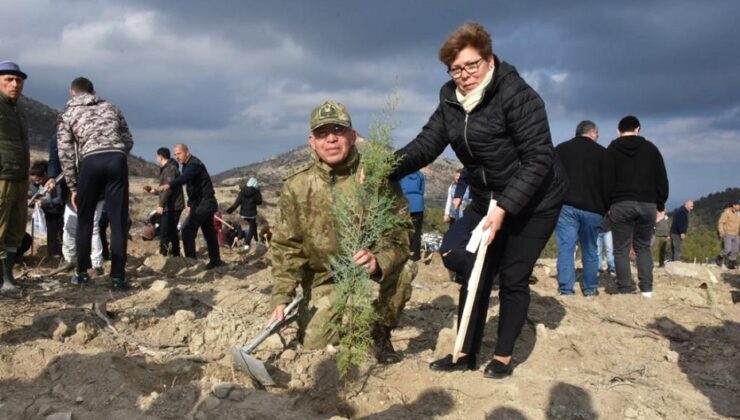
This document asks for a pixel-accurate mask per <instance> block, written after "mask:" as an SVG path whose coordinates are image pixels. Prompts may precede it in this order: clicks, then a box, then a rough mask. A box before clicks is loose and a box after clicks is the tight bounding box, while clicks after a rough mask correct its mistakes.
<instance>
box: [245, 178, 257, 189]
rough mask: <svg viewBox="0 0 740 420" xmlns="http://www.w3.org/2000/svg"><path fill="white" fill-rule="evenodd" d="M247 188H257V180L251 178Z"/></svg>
mask: <svg viewBox="0 0 740 420" xmlns="http://www.w3.org/2000/svg"><path fill="white" fill-rule="evenodd" d="M247 187H253V188H257V179H256V178H254V177H252V178H249V181H247Z"/></svg>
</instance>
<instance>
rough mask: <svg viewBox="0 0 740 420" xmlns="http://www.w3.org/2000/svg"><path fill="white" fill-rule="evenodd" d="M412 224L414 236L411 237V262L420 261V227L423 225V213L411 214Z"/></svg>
mask: <svg viewBox="0 0 740 420" xmlns="http://www.w3.org/2000/svg"><path fill="white" fill-rule="evenodd" d="M411 221H412V222H413V223H414V235H413V236H412V237H411V261H419V259H421V227H422V225H423V224H424V212H423V211H420V212H416V213H411Z"/></svg>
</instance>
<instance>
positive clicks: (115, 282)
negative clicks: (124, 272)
mask: <svg viewBox="0 0 740 420" xmlns="http://www.w3.org/2000/svg"><path fill="white" fill-rule="evenodd" d="M110 281H111V285H110V289H111V290H113V291H114V292H125V291H126V290H131V285H130V284H129V283H128V282H127V281H126V279H120V278H117V277H111V278H110Z"/></svg>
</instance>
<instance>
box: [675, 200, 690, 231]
mask: <svg viewBox="0 0 740 420" xmlns="http://www.w3.org/2000/svg"><path fill="white" fill-rule="evenodd" d="M688 230H689V210H688V209H687V208H686V206H681V207H679V209H678V210H676V212H675V213H673V223H672V224H671V233H672V234H675V235H680V234H682V233H686V232H688Z"/></svg>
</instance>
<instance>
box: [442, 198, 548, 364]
mask: <svg viewBox="0 0 740 420" xmlns="http://www.w3.org/2000/svg"><path fill="white" fill-rule="evenodd" d="M559 214H560V208H559V207H557V208H554V209H551V210H547V211H543V212H539V213H535V214H529V215H520V216H511V215H507V216H506V218H505V219H504V223H503V226H502V227H501V230H499V231H498V232H497V233H496V237H495V238H494V240H493V243H492V244H491V245H490V246H489V247H488V251H487V252H486V259H485V264H484V266H483V272H482V276H481V279H480V282H479V283H478V289H477V292H476V293H475V301H474V303H473V311H472V313H471V314H470V323H469V324H468V330H467V332H466V334H465V342H464V344H463V349H462V351H463V352H465V353H467V354H478V353H479V352H480V348H481V342H482V341H483V332H484V329H485V326H486V318H487V315H488V304H489V300H490V297H491V288H492V287H493V283H494V278H496V276H498V278H499V281H500V283H501V284H500V288H499V301H500V312H499V320H498V340H497V342H496V348H495V349H494V354H496V355H498V356H510V355H511V354H512V353H513V351H514V343H515V342H516V339H517V338H518V337H519V334H520V333H521V331H522V327H523V326H524V322H525V321H526V319H527V312H528V311H529V301H530V295H529V277H530V276H531V275H532V269H533V268H534V264H535V263H536V262H537V258H539V256H540V252H541V251H542V249H543V248H544V247H545V244H546V243H547V240H548V239H549V238H550V235H551V234H552V232H553V230H554V229H555V225H556V224H557V221H558V216H559ZM482 218H483V215H482V214H479V213H476V212H475V211H474V210H473V209H472V207H468V208H467V209H466V211H465V214H464V215H463V217H462V218H460V219H458V220H457V221H456V222H455V224H454V225H452V227H451V228H450V230H448V231H447V234H445V237H444V239H443V240H442V246H441V248H440V253H441V254H442V255H443V257H442V260H443V262H444V264H445V266H446V267H447V268H448V269H450V270H452V271H454V272H455V273H457V277H458V278H462V279H463V280H462V282H463V283H464V284H463V285H462V286H461V287H460V299H459V302H458V320H460V319H461V318H462V313H463V309H464V306H465V300H466V299H467V297H468V292H469V291H468V288H467V282H468V279H469V278H470V274H471V272H472V270H473V264H474V262H475V254H472V253H469V252H467V251H466V250H465V246H466V245H467V243H468V241H469V240H470V236H471V232H472V231H473V229H474V228H475V227H476V226H477V225H478V222H480V220H481V219H482ZM458 322H459V321H458ZM458 328H459V325H458Z"/></svg>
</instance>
